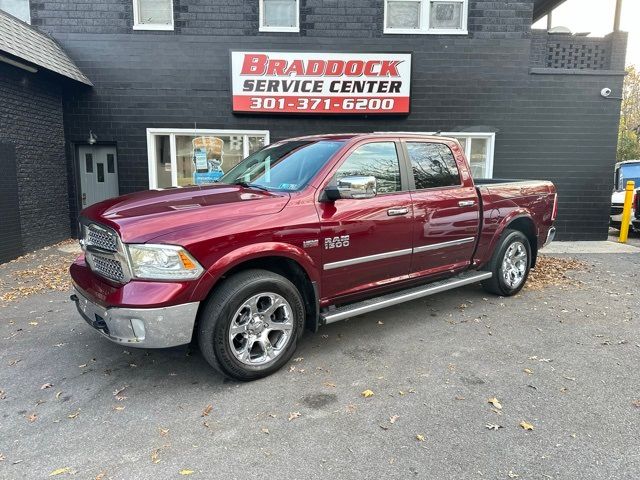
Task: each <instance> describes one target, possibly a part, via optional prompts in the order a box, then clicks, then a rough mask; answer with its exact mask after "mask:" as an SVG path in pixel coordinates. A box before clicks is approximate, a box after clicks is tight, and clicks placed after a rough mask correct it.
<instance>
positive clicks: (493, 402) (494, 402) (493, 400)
mask: <svg viewBox="0 0 640 480" xmlns="http://www.w3.org/2000/svg"><path fill="white" fill-rule="evenodd" d="M487 403H490V404H491V405H493V406H494V407H496V408H497V409H498V410H502V404H501V403H500V402H499V401H498V399H497V398H496V397H492V398H490V399H488V400H487Z"/></svg>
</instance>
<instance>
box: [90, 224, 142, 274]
mask: <svg viewBox="0 0 640 480" xmlns="http://www.w3.org/2000/svg"><path fill="white" fill-rule="evenodd" d="M81 229H82V239H81V240H80V245H81V246H82V248H83V250H84V252H85V259H86V261H87V265H88V266H89V268H91V271H92V272H94V273H95V274H96V275H99V276H101V277H104V278H106V279H109V280H112V281H114V282H117V283H126V282H128V281H129V279H130V278H131V276H130V275H129V268H128V262H127V259H126V252H125V249H124V245H123V244H122V242H121V241H120V237H119V236H118V234H117V233H116V232H115V231H114V230H112V229H110V228H108V227H104V226H102V225H98V224H96V223H91V222H90V221H87V220H85V219H81Z"/></svg>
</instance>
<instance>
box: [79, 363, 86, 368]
mask: <svg viewBox="0 0 640 480" xmlns="http://www.w3.org/2000/svg"><path fill="white" fill-rule="evenodd" d="M86 366H87V364H86V363H83V364H82V365H78V368H84V367H86Z"/></svg>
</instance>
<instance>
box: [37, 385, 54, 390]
mask: <svg viewBox="0 0 640 480" xmlns="http://www.w3.org/2000/svg"><path fill="white" fill-rule="evenodd" d="M51 387H53V383H45V384H44V385H42V386H41V387H40V390H46V389H47V388H51Z"/></svg>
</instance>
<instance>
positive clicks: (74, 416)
mask: <svg viewBox="0 0 640 480" xmlns="http://www.w3.org/2000/svg"><path fill="white" fill-rule="evenodd" d="M78 415H80V409H78V410H76V411H75V412H73V413H70V414H69V415H67V417H69V418H76V417H77V416H78Z"/></svg>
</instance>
